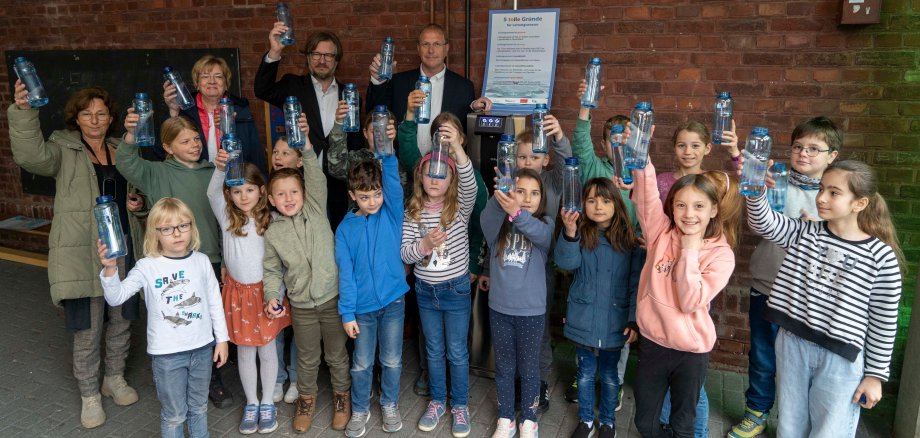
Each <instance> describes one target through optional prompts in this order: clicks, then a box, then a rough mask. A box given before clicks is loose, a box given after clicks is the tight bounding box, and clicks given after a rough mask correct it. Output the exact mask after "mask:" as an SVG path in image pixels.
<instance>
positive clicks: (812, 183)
mask: <svg viewBox="0 0 920 438" xmlns="http://www.w3.org/2000/svg"><path fill="white" fill-rule="evenodd" d="M789 183H790V184H792V185H794V186H796V187H798V188H800V189H802V190H818V188H819V187H818V184H820V183H821V178H810V177H808V176H805V175H803V174H801V173H799V172H796V170H795V169H789Z"/></svg>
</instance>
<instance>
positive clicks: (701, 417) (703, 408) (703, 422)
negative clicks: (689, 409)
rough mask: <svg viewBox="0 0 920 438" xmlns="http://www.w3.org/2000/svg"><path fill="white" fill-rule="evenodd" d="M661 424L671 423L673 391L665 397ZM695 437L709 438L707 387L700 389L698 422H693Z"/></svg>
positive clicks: (697, 410) (697, 406)
mask: <svg viewBox="0 0 920 438" xmlns="http://www.w3.org/2000/svg"><path fill="white" fill-rule="evenodd" d="M660 421H661V424H670V423H671V390H670V389H669V390H668V393H667V395H665V396H664V404H663V405H661V419H660ZM693 437H694V438H708V437H709V396H707V395H706V387H705V386H702V387H700V399H699V401H697V402H696V420H695V421H694V422H693Z"/></svg>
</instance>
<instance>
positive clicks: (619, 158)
mask: <svg viewBox="0 0 920 438" xmlns="http://www.w3.org/2000/svg"><path fill="white" fill-rule="evenodd" d="M623 131H625V129H623V125H613V126H611V127H610V137H609V140H610V154H611V155H613V172H614V173H615V174H616V177H617V178H622V179H623V182H624V183H626V184H632V171H631V170H629V168H628V167H626V158H625V156H624V155H623V150H624V149H626V141H625V140H624V139H623V137H625V136H626V134H625V133H624V132H623Z"/></svg>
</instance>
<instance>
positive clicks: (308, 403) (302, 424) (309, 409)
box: [293, 395, 316, 433]
mask: <svg viewBox="0 0 920 438" xmlns="http://www.w3.org/2000/svg"><path fill="white" fill-rule="evenodd" d="M314 412H316V397H315V396H312V395H300V396H297V402H296V403H294V421H293V423H294V424H293V426H294V431H295V432H298V433H304V432H306V431H308V430H310V426H312V425H313V413H314Z"/></svg>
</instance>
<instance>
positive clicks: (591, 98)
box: [581, 58, 604, 108]
mask: <svg viewBox="0 0 920 438" xmlns="http://www.w3.org/2000/svg"><path fill="white" fill-rule="evenodd" d="M603 76H604V67H603V66H601V59H600V58H591V61H590V62H588V66H587V67H585V83H586V84H587V88H585V94H583V95H582V96H581V106H583V107H585V108H597V102H598V99H600V97H601V80H603Z"/></svg>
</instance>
